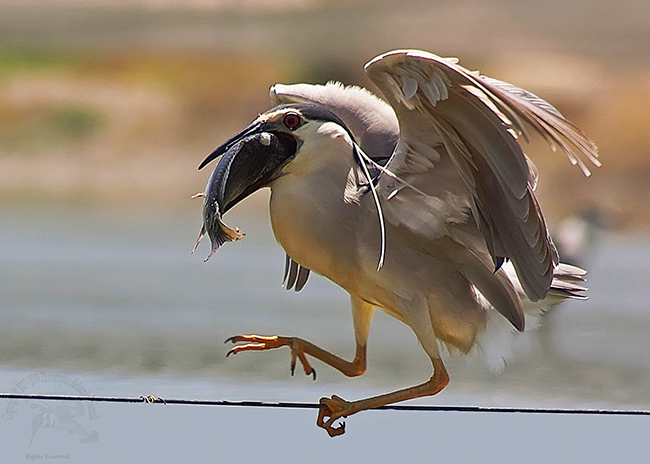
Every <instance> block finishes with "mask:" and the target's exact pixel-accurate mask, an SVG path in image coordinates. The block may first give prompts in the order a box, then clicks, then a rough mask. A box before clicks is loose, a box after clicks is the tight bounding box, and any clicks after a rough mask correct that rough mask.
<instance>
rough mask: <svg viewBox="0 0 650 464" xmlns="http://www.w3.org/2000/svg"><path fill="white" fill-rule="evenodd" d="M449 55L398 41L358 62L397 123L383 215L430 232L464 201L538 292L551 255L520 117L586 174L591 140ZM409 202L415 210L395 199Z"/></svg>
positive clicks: (458, 212)
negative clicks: (396, 47) (522, 142)
mask: <svg viewBox="0 0 650 464" xmlns="http://www.w3.org/2000/svg"><path fill="white" fill-rule="evenodd" d="M456 63H457V61H456V60H455V59H448V58H447V59H445V58H440V57H438V56H436V55H433V54H430V53H426V52H421V51H415V50H401V51H393V52H389V53H386V54H384V55H381V56H379V57H377V58H375V59H373V60H372V61H370V62H369V63H368V64H367V65H366V73H367V74H368V76H369V78H370V79H371V80H372V81H373V82H374V83H375V84H376V85H377V86H378V87H379V89H380V90H381V91H382V93H383V94H384V96H385V97H386V99H387V100H388V102H389V103H390V105H391V106H392V107H393V109H394V110H395V113H396V114H397V118H398V121H399V125H400V138H399V142H398V145H397V148H396V150H395V153H394V155H393V158H392V159H391V160H390V161H389V163H388V165H387V169H388V170H389V171H390V173H392V174H393V175H392V176H391V175H388V174H389V173H387V175H386V176H384V183H383V185H382V187H383V189H384V192H383V194H384V195H385V198H386V199H387V200H388V201H385V202H384V208H385V213H386V219H387V221H390V222H393V223H399V224H400V225H401V226H406V227H409V228H410V229H411V231H413V232H414V233H419V234H421V235H424V236H425V237H426V236H428V237H435V236H436V234H438V235H439V236H442V235H443V234H444V233H445V232H446V231H445V227H446V226H447V224H449V223H454V222H458V223H460V222H463V221H464V220H465V219H466V218H463V217H462V215H463V210H465V211H467V209H468V208H469V209H471V212H472V215H473V217H474V220H475V221H476V223H477V224H478V226H479V228H480V230H481V232H482V235H483V237H484V238H485V243H486V244H487V248H488V250H489V252H490V254H491V256H492V259H493V261H494V263H495V265H496V266H499V265H500V263H501V262H502V261H503V259H504V258H509V259H510V260H512V262H513V265H514V267H515V269H516V271H517V275H518V277H519V280H520V282H521V284H522V287H523V289H524V291H525V292H526V295H527V296H528V297H529V298H530V299H531V300H533V301H536V300H539V299H542V298H544V297H545V296H546V294H547V293H548V290H549V287H550V285H551V281H552V280H553V269H554V267H555V266H556V265H557V262H558V256H557V251H556V250H555V247H554V246H553V243H552V242H551V239H550V237H549V234H548V231H547V228H546V224H545V221H544V217H543V215H542V212H541V209H540V207H539V204H538V202H537V199H536V197H535V194H534V188H535V183H536V177H537V174H536V170H535V168H534V166H533V165H532V163H531V162H530V160H529V159H528V158H527V157H526V155H525V154H524V152H523V151H522V148H521V146H520V140H521V139H522V138H523V139H525V140H528V133H527V127H526V126H525V123H526V124H527V125H528V126H529V127H530V128H532V129H533V130H534V131H536V132H538V133H539V134H541V135H542V136H543V137H544V138H545V140H546V141H547V142H548V143H549V144H550V145H551V147H552V148H553V149H555V148H560V149H561V150H562V151H564V152H565V153H566V154H567V156H568V157H569V159H570V161H571V162H572V163H574V164H577V165H579V166H580V167H581V168H582V170H583V172H585V174H588V170H587V168H586V164H585V162H584V161H582V158H583V157H584V158H586V159H587V160H589V161H591V162H592V163H593V164H595V165H598V160H597V149H596V146H595V145H594V144H593V142H591V141H590V140H589V139H588V138H587V137H586V136H585V135H584V134H583V133H582V132H581V131H580V130H579V129H578V128H576V127H575V126H574V125H573V124H571V123H570V122H569V121H567V120H566V119H564V117H563V116H562V115H561V114H560V113H559V112H558V111H557V110H556V109H555V108H554V107H552V106H551V105H550V104H548V103H546V102H545V101H544V100H542V99H540V98H539V97H537V96H535V95H533V94H531V93H530V92H527V91H525V90H523V89H520V88H518V87H515V86H513V85H510V84H507V83H505V82H501V81H497V80H495V79H490V78H487V77H484V76H480V75H479V74H478V73H474V72H470V71H468V70H466V69H464V68H462V67H461V66H458V65H457V64H456ZM405 186H408V187H405ZM400 196H409V197H410V198H409V201H404V200H402V201H400V200H399V197H400ZM391 202H393V203H394V206H393V207H390V206H389V205H390V204H391ZM414 204H415V205H418V211H419V213H416V214H414V212H413V211H408V210H406V208H401V207H395V205H405V206H407V207H411V208H412V207H413V206H412V205H414ZM420 206H421V207H420ZM465 214H468V213H465ZM428 216H430V217H428Z"/></svg>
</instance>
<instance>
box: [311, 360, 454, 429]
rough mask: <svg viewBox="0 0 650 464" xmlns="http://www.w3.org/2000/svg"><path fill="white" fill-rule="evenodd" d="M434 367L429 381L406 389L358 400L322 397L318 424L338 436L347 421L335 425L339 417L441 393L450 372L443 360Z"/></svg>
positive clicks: (434, 362)
mask: <svg viewBox="0 0 650 464" xmlns="http://www.w3.org/2000/svg"><path fill="white" fill-rule="evenodd" d="M433 368H434V372H433V376H432V377H431V378H430V379H429V380H428V381H427V382H425V383H423V384H420V385H417V386H415V387H411V388H406V389H404V390H398V391H395V392H392V393H386V394H384V395H379V396H373V397H371V398H366V399H363V400H358V401H345V400H344V399H343V398H340V397H338V396H336V395H334V396H332V397H331V398H321V400H320V409H319V411H318V419H316V425H318V426H319V427H321V428H323V429H325V430H326V431H327V433H328V434H329V436H330V437H336V436H338V435H343V434H344V433H345V422H342V423H341V424H340V425H339V426H338V427H335V426H334V422H335V421H336V420H337V419H340V418H342V417H348V416H351V415H352V414H355V413H357V412H360V411H364V410H366V409H373V408H378V407H381V406H385V405H387V404H392V403H398V402H400V401H406V400H411V399H413V398H421V397H423V396H433V395H435V394H436V393H439V392H440V391H441V390H442V389H443V388H445V387H446V386H447V384H448V383H449V374H448V373H447V370H446V369H445V366H444V364H443V363H442V360H440V359H437V360H433Z"/></svg>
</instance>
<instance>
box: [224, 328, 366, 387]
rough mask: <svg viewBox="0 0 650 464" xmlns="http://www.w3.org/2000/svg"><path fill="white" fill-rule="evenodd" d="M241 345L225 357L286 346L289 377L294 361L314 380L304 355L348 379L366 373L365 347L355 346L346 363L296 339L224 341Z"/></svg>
mask: <svg viewBox="0 0 650 464" xmlns="http://www.w3.org/2000/svg"><path fill="white" fill-rule="evenodd" d="M228 342H231V343H243V345H237V346H235V347H234V348H232V349H231V350H230V351H228V354H227V355H226V356H230V355H231V354H237V353H241V352H242V351H262V350H272V349H275V348H280V347H282V346H288V347H289V348H291V375H293V374H294V372H295V370H296V361H300V364H302V367H303V370H304V371H305V374H306V375H311V376H313V377H314V380H316V370H315V369H314V368H313V367H312V366H311V364H309V361H308V360H307V357H306V355H310V356H313V357H314V358H316V359H319V360H321V361H323V362H324V363H325V364H328V365H330V366H332V367H333V368H334V369H337V370H339V371H340V372H342V373H343V374H344V375H346V376H348V377H356V376H359V375H361V374H363V373H364V372H365V371H366V345H359V344H357V349H356V355H355V357H354V359H353V360H352V361H346V360H345V359H343V358H340V357H338V356H336V355H334V354H332V353H330V352H329V351H326V350H324V349H322V348H320V347H318V346H316V345H314V344H313V343H310V342H308V341H306V340H303V339H302V338H297V337H280V336H277V335H272V336H264V335H235V336H234V337H230V338H229V339H227V340H226V343H228Z"/></svg>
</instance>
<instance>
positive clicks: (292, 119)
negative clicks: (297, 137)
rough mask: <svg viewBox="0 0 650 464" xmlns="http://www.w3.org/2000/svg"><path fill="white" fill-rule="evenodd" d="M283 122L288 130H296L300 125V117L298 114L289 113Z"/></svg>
mask: <svg viewBox="0 0 650 464" xmlns="http://www.w3.org/2000/svg"><path fill="white" fill-rule="evenodd" d="M283 122H284V125H285V126H287V128H288V129H291V130H294V129H296V128H297V127H298V126H299V125H300V116H298V115H297V114H296V113H289V114H287V115H286V116H285V117H284V119H283Z"/></svg>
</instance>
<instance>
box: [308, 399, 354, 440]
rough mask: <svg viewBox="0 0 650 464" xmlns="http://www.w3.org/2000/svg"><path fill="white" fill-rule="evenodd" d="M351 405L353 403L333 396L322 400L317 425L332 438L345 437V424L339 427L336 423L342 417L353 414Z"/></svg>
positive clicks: (342, 423) (341, 423)
mask: <svg viewBox="0 0 650 464" xmlns="http://www.w3.org/2000/svg"><path fill="white" fill-rule="evenodd" d="M351 405H352V403H349V402H348V401H345V400H344V399H343V398H341V397H338V396H336V395H333V396H332V398H321V399H320V407H319V409H318V418H317V419H316V425H317V426H319V427H320V428H323V429H325V431H326V432H327V433H328V435H329V436H330V437H337V436H339V435H343V434H344V433H345V422H344V421H342V422H340V423H339V425H338V427H335V426H334V422H335V421H336V420H337V419H340V418H341V417H347V416H349V415H350V414H353V413H354V411H352V408H351ZM326 419H327V420H326Z"/></svg>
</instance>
